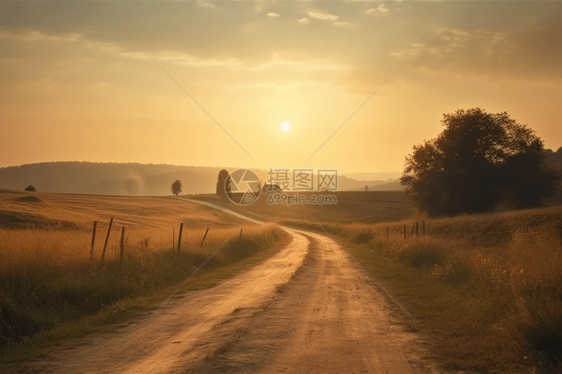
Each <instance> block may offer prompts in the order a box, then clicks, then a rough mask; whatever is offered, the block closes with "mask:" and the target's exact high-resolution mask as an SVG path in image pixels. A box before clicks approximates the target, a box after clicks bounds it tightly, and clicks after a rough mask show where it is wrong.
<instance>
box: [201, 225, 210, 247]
mask: <svg viewBox="0 0 562 374" xmlns="http://www.w3.org/2000/svg"><path fill="white" fill-rule="evenodd" d="M209 229H210V227H207V231H205V235H203V240H202V241H201V245H200V247H202V246H203V243H205V238H206V237H207V233H208V232H209Z"/></svg>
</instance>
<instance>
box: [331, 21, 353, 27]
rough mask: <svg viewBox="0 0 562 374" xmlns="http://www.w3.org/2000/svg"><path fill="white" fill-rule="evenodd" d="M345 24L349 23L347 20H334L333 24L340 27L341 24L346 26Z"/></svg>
mask: <svg viewBox="0 0 562 374" xmlns="http://www.w3.org/2000/svg"><path fill="white" fill-rule="evenodd" d="M347 25H349V22H343V21H337V22H334V26H336V27H342V26H347Z"/></svg>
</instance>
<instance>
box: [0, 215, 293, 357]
mask: <svg viewBox="0 0 562 374" xmlns="http://www.w3.org/2000/svg"><path fill="white" fill-rule="evenodd" d="M237 227H238V225H236V226H231V227H224V228H217V227H213V228H211V229H210V231H209V233H208V235H207V237H206V239H205V242H204V245H203V246H201V242H202V239H203V236H204V234H205V231H206V230H205V229H203V228H198V229H184V230H183V238H182V246H181V251H180V253H179V254H178V253H177V239H176V243H175V244H176V247H175V248H172V236H171V230H163V229H152V230H147V229H142V230H141V229H134V230H131V231H129V232H126V236H125V237H126V240H125V243H124V244H125V245H124V258H123V265H122V269H120V266H119V263H120V246H119V243H118V240H117V239H115V240H113V241H111V243H110V246H109V247H108V249H107V252H106V255H105V261H104V264H103V266H102V267H100V258H101V251H102V247H103V240H101V237H102V235H98V241H102V243H101V244H98V245H96V251H95V253H94V259H93V261H90V240H91V233H88V232H85V231H55V230H48V231H38V230H0V351H3V352H4V356H5V358H6V357H7V358H9V357H10V354H9V352H10V351H11V350H12V349H14V348H16V349H17V348H18V347H19V348H21V347H22V346H23V347H25V346H26V345H29V344H34V342H33V339H34V337H36V336H38V335H43V338H42V339H44V340H45V339H46V340H47V341H50V342H51V343H52V340H57V339H58V338H59V337H58V336H57V333H56V331H57V329H58V327H59V326H61V325H64V324H68V323H69V322H77V321H78V322H79V321H80V320H82V319H84V317H88V318H90V319H92V318H94V320H95V316H96V315H98V316H99V315H102V318H101V319H104V321H103V322H102V323H111V322H116V321H117V320H120V318H119V316H118V314H119V312H120V311H121V312H123V313H125V314H126V313H127V311H124V309H126V307H127V305H133V304H135V302H134V300H135V298H142V297H147V296H150V295H155V294H158V295H159V292H161V291H162V292H163V294H162V295H160V296H157V297H156V300H152V303H153V304H154V302H158V301H157V299H158V297H160V298H162V297H165V295H167V294H168V293H170V292H171V290H173V288H174V287H177V285H178V283H179V282H181V281H183V280H185V279H186V277H187V276H188V275H189V274H191V273H192V272H193V271H194V270H195V269H196V268H197V267H198V266H200V265H201V264H202V263H203V262H204V261H205V259H206V258H207V257H208V256H209V255H210V254H211V253H212V252H213V251H214V250H215V249H217V248H218V247H219V246H220V244H221V243H222V242H223V241H225V240H226V239H227V238H228V237H229V236H230V235H232V234H234V235H233V236H232V238H231V239H230V241H229V242H228V243H227V244H226V245H225V246H224V247H223V248H222V249H221V250H220V251H219V252H218V253H217V254H216V255H215V256H214V257H213V258H212V259H211V260H210V261H209V262H208V263H207V264H206V265H205V267H204V270H203V271H202V272H201V273H199V275H198V276H196V277H195V278H194V279H193V281H194V282H196V283H197V282H198V281H200V279H204V280H206V283H205V282H203V283H205V284H201V282H199V283H200V284H199V285H198V286H199V287H205V285H206V286H207V287H208V286H210V285H212V284H214V283H215V282H216V281H217V279H219V278H221V277H224V276H225V272H224V271H221V269H223V268H236V267H237V266H238V264H241V263H243V262H244V261H245V259H249V258H252V257H256V255H258V257H259V254H260V253H261V252H270V251H271V249H272V248H279V244H281V242H283V241H285V240H286V238H285V237H286V234H284V233H283V232H282V231H281V230H280V229H279V228H278V227H277V226H276V225H274V224H268V225H249V224H247V225H245V226H244V227H243V229H242V230H243V231H242V235H241V236H240V230H238V231H236V228H237ZM113 231H114V232H113V233H112V235H114V237H115V238H118V236H119V235H118V233H117V230H116V229H114V230H113ZM104 234H105V233H104ZM176 234H177V232H176ZM103 236H105V235H103ZM217 271H218V272H217ZM213 272H215V273H216V274H215V275H216V276H215V277H214V278H215V279H207V278H208V277H207V276H208V275H209V274H211V275H212V274H213ZM226 276H228V275H226ZM230 276H231V275H230ZM206 277H207V278H206ZM211 278H212V277H211ZM219 280H220V279H219ZM188 288H189V286H188ZM160 301H161V300H160ZM156 305H157V304H156ZM137 306H138V303H137ZM108 311H111V313H110V314H111V315H109V314H108ZM104 313H105V317H103V315H104ZM123 313H122V314H123ZM95 323H100V318H98V319H97V320H96V321H95ZM83 327H84V326H83ZM90 329H91V328H90ZM71 335H72V334H71Z"/></svg>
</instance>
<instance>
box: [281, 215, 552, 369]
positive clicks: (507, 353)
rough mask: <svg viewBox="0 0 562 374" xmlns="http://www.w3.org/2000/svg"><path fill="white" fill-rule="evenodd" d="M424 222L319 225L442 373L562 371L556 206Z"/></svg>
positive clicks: (311, 226) (310, 226)
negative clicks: (396, 308)
mask: <svg viewBox="0 0 562 374" xmlns="http://www.w3.org/2000/svg"><path fill="white" fill-rule="evenodd" d="M422 219H423V218H422ZM422 219H420V220H419V221H420V223H421V220H422ZM425 220H426V225H427V227H426V229H427V235H426V236H421V231H420V237H419V238H416V237H415V235H414V236H411V231H410V230H411V227H412V223H413V222H412V221H411V220H409V221H401V222H395V223H392V224H390V226H389V237H388V238H387V237H386V228H387V225H382V224H379V225H361V224H350V225H337V224H326V225H324V228H325V229H326V230H327V231H328V232H330V234H332V235H334V236H335V238H336V240H338V241H339V242H340V244H342V245H343V246H344V247H345V248H346V249H347V250H349V251H350V253H351V254H352V255H353V256H355V257H356V258H357V259H358V260H359V261H360V262H361V263H362V264H363V265H364V266H365V267H366V268H367V269H368V270H369V271H370V272H372V274H373V275H374V276H375V277H377V278H379V280H381V281H382V282H383V283H384V284H385V287H387V288H389V289H390V290H391V292H392V293H393V294H394V296H395V297H397V298H398V299H399V300H400V302H401V303H403V304H404V305H405V306H406V308H407V309H408V310H409V311H410V313H412V314H413V315H414V317H415V320H414V321H413V322H407V324H408V325H409V326H410V327H411V328H413V329H420V330H421V331H422V332H423V333H424V334H425V336H426V337H428V338H429V339H428V341H429V343H430V346H431V348H432V351H433V353H434V354H435V355H436V356H437V357H438V358H439V361H440V362H442V363H443V364H444V365H445V367H446V368H447V369H452V370H477V371H483V372H486V371H494V370H500V371H502V372H544V373H550V372H560V371H562V272H561V271H560V269H562V209H561V208H548V209H537V210H528V211H519V212H508V213H495V214H482V215H475V216H460V217H456V218H445V219H432V220H427V219H425ZM280 224H287V225H291V226H296V227H300V228H305V229H311V230H315V231H321V230H320V229H319V228H318V226H316V225H315V224H314V223H311V222H306V221H294V220H293V221H283V222H280ZM404 225H406V226H407V238H406V239H404V236H403V227H404Z"/></svg>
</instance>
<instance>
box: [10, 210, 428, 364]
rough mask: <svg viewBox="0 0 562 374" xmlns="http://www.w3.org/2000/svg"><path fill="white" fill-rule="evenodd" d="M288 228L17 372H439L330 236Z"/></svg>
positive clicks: (381, 296)
mask: <svg viewBox="0 0 562 374" xmlns="http://www.w3.org/2000/svg"><path fill="white" fill-rule="evenodd" d="M223 210H224V209H223ZM288 231H289V232H290V233H291V234H292V236H293V240H292V242H291V244H289V245H288V246H287V247H286V248H284V249H283V250H282V251H280V252H279V253H278V254H277V255H275V256H274V257H272V258H271V259H269V260H267V261H266V262H264V263H262V264H260V265H258V266H256V267H255V268H253V269H252V270H250V271H248V272H245V273H243V274H240V275H238V276H236V277H235V278H233V279H231V280H228V281H226V282H224V283H222V284H221V285H219V286H216V287H214V288H211V289H207V290H202V291H197V292H191V293H189V294H188V295H187V296H185V297H183V298H176V299H173V301H172V302H171V303H169V304H167V305H166V307H165V308H163V309H161V310H160V311H158V312H157V313H156V314H154V315H152V316H150V317H149V318H145V319H142V320H140V321H138V322H137V323H135V324H133V325H131V326H128V327H126V328H124V329H122V330H120V331H118V332H117V333H112V334H98V335H94V336H91V337H89V338H87V339H84V340H83V341H80V342H79V343H76V342H71V343H68V344H67V345H66V346H65V347H63V348H62V349H59V350H57V351H56V352H54V353H53V354H51V355H50V356H49V357H48V358H47V359H45V360H43V361H39V362H34V363H27V364H25V365H24V366H23V367H20V368H19V372H56V373H217V372H225V373H227V372H228V373H231V372H245V373H250V372H260V373H430V372H431V373H433V372H438V371H437V370H435V368H434V366H433V364H432V363H431V362H430V361H429V360H427V359H424V358H423V355H424V353H423V351H422V350H421V349H420V348H419V345H420V341H419V338H418V337H417V336H416V335H415V334H412V333H408V332H405V331H404V329H403V328H402V327H401V326H400V325H399V324H398V323H396V319H395V317H393V315H396V314H397V312H392V311H391V309H392V308H391V307H390V305H389V302H388V301H387V299H386V298H385V296H384V295H383V294H382V293H380V292H379V291H378V290H377V289H376V288H375V287H376V286H375V285H374V284H373V283H372V282H371V280H370V279H369V278H368V277H367V276H366V275H365V274H364V273H363V272H361V271H360V270H359V269H358V268H357V267H356V265H354V264H353V263H352V262H351V261H350V260H349V259H348V257H347V256H346V255H345V254H344V252H343V251H342V250H341V249H340V248H339V247H338V246H337V245H336V244H335V243H334V242H333V241H332V240H330V239H329V238H326V237H324V236H322V235H318V234H307V236H305V235H303V234H302V233H299V232H297V231H294V230H288ZM307 253H309V255H308V257H307V260H306V263H305V264H304V265H303V258H304V257H305V255H306V254H307ZM301 265H302V266H301ZM297 269H299V270H298V271H297ZM295 271H296V273H295Z"/></svg>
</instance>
